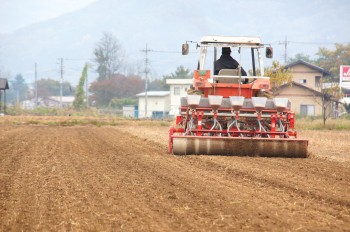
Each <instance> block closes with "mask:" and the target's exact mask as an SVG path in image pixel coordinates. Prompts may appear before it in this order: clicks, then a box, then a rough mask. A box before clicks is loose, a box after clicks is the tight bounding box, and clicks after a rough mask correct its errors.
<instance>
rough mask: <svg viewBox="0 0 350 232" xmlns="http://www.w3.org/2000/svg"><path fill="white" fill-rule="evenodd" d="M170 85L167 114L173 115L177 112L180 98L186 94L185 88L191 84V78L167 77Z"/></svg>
mask: <svg viewBox="0 0 350 232" xmlns="http://www.w3.org/2000/svg"><path fill="white" fill-rule="evenodd" d="M166 83H167V84H168V85H170V111H169V115H171V116H175V115H177V114H178V113H179V107H180V98H181V97H186V96H187V90H188V89H189V88H190V86H191V85H192V84H193V80H192V79H167V80H166Z"/></svg>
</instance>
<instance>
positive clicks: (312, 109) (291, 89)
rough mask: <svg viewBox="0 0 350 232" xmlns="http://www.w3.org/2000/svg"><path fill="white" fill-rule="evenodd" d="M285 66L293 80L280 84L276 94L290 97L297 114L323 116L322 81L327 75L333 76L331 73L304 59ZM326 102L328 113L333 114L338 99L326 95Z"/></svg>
mask: <svg viewBox="0 0 350 232" xmlns="http://www.w3.org/2000/svg"><path fill="white" fill-rule="evenodd" d="M285 68H286V69H289V70H290V71H291V73H292V82H291V83H289V84H284V85H282V86H280V87H279V88H278V89H277V90H276V91H275V93H274V95H275V96H279V97H286V98H288V99H289V100H290V102H291V104H292V110H293V111H294V112H295V113H296V114H297V115H303V116H321V115H322V108H323V107H322V95H323V94H322V93H321V92H322V83H323V82H324V81H323V80H324V78H325V77H329V76H331V73H330V72H329V71H327V70H325V69H323V68H321V67H318V66H316V65H313V64H310V63H308V62H305V61H302V60H298V61H296V62H293V63H291V64H288V65H286V66H285ZM324 103H325V104H324V105H325V106H326V114H327V115H332V114H333V112H334V111H336V107H337V101H336V100H335V99H334V98H332V97H331V96H326V97H325V101H324Z"/></svg>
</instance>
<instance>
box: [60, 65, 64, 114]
mask: <svg viewBox="0 0 350 232" xmlns="http://www.w3.org/2000/svg"><path fill="white" fill-rule="evenodd" d="M62 95H63V58H61V86H60V108H62Z"/></svg>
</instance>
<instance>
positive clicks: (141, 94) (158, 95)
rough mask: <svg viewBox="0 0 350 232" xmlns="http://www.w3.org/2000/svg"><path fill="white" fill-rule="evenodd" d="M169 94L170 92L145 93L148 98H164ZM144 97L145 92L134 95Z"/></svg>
mask: <svg viewBox="0 0 350 232" xmlns="http://www.w3.org/2000/svg"><path fill="white" fill-rule="evenodd" d="M169 94H170V91H147V96H148V97H165V96H168V95H169ZM145 95H146V93H145V92H143V93H139V94H136V97H144V96H145Z"/></svg>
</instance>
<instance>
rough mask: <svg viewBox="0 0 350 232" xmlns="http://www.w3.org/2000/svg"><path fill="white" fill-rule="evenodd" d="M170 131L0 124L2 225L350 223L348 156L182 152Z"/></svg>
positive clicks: (339, 227) (335, 227)
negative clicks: (174, 147)
mask: <svg viewBox="0 0 350 232" xmlns="http://www.w3.org/2000/svg"><path fill="white" fill-rule="evenodd" d="M166 138H167V128H166V127H155V128H152V127H142V126H140V127H137V126H133V125H130V126H124V127H122V126H116V127H110V126H103V127H97V126H74V127H60V126H42V125H13V126H10V125H6V124H3V125H0V220H1V221H0V231H71V230H73V231H350V165H349V162H347V161H346V160H345V161H342V162H341V161H339V160H337V159H333V158H332V159H327V158H324V157H326V156H327V154H324V155H322V156H320V157H321V158H320V157H318V156H317V155H316V154H315V153H317V150H316V148H314V147H311V148H312V149H313V150H312V153H313V154H314V155H313V156H312V157H311V158H308V159H283V158H257V157H232V156H229V157H226V156H172V155H169V154H167V140H166ZM315 140H317V138H315ZM311 144H312V143H310V146H311ZM347 147H349V146H347ZM344 149H345V148H344ZM344 152H345V153H347V152H349V150H344ZM331 156H335V155H334V154H333V155H332V154H331ZM344 157H346V154H344Z"/></svg>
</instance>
